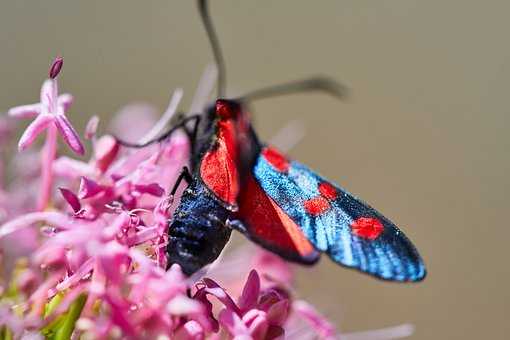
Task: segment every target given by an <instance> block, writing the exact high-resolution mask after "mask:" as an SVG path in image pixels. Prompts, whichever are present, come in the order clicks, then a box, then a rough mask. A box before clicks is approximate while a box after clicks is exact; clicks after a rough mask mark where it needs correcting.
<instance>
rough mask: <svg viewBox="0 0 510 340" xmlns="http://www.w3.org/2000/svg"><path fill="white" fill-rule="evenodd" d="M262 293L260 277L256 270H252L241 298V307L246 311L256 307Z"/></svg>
mask: <svg viewBox="0 0 510 340" xmlns="http://www.w3.org/2000/svg"><path fill="white" fill-rule="evenodd" d="M259 293H260V278H259V275H258V274H257V272H256V271H255V270H252V271H250V274H249V275H248V279H247V280H246V284H245V285H244V288H243V293H242V294H241V297H240V298H239V308H240V309H241V310H242V311H246V310H249V309H252V308H253V307H255V305H256V304H257V302H258V299H259Z"/></svg>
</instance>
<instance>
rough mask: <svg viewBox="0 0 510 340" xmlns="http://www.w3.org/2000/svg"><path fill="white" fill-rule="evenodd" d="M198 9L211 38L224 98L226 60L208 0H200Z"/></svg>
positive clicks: (219, 83)
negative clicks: (212, 19) (210, 13)
mask: <svg viewBox="0 0 510 340" xmlns="http://www.w3.org/2000/svg"><path fill="white" fill-rule="evenodd" d="M198 10H199V11H200V17H201V18H202V23H203V24H204V28H205V31H206V33H207V37H208V38H209V43H210V44H211V48H212V52H213V55H214V60H215V61H216V67H217V68H218V98H223V97H224V96H225V87H226V70H225V60H224V59H223V53H222V52H221V47H220V42H219V40H218V36H217V35H216V31H215V30H214V26H213V23H212V21H211V16H210V15H209V7H208V1H207V0H198Z"/></svg>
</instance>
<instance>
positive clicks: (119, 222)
mask: <svg viewBox="0 0 510 340" xmlns="http://www.w3.org/2000/svg"><path fill="white" fill-rule="evenodd" d="M130 223H131V217H130V216H129V214H128V213H127V212H122V213H120V214H119V216H117V217H115V219H114V220H113V222H111V223H109V224H108V226H106V227H105V228H104V229H103V232H102V236H103V239H105V240H111V239H113V238H114V237H115V236H116V235H117V234H118V233H120V232H121V230H122V229H124V228H126V227H128V226H129V224H130Z"/></svg>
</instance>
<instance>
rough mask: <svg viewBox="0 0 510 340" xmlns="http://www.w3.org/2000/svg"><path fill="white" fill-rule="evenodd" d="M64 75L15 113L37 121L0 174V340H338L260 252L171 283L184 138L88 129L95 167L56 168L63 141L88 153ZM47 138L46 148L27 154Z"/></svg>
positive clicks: (2, 122)
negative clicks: (128, 144)
mask: <svg viewBox="0 0 510 340" xmlns="http://www.w3.org/2000/svg"><path fill="white" fill-rule="evenodd" d="M62 65H63V60H62V59H61V58H60V59H57V60H56V61H55V62H54V63H53V64H52V66H51V68H50V79H48V80H46V81H45V82H44V84H43V86H42V90H41V100H40V103H37V104H31V105H25V106H19V107H15V108H13V109H11V110H9V112H8V113H9V115H10V116H12V117H14V118H26V117H29V118H34V120H33V121H32V122H31V123H30V125H29V126H28V127H27V128H26V130H25V132H24V133H23V135H22V137H21V138H20V141H19V144H18V145H19V150H20V151H24V152H23V153H20V154H18V155H15V156H14V157H10V158H11V159H10V160H9V162H8V163H7V162H4V161H2V162H1V163H0V178H3V177H4V173H5V172H8V170H11V175H9V177H11V178H12V179H11V180H10V181H9V183H10V185H8V186H7V185H4V183H3V181H0V270H1V273H0V274H1V275H0V338H15V339H19V338H24V339H42V338H44V337H46V338H51V339H70V338H73V339H78V338H84V339H86V338H93V339H110V338H129V339H141V338H154V339H155V338H158V339H205V338H207V339H219V338H233V339H279V338H283V337H284V336H286V337H294V338H306V337H309V338H317V337H319V338H335V337H337V336H338V334H337V332H336V330H335V328H334V327H333V326H332V325H331V324H330V323H329V322H328V321H327V320H326V319H325V318H323V317H322V316H321V315H320V314H319V313H317V312H316V311H315V309H314V308H313V307H312V306H310V305H309V304H307V303H306V302H304V301H302V300H296V299H295V297H294V294H293V293H292V288H291V286H292V281H293V274H292V270H291V267H290V266H289V265H288V264H287V263H285V262H284V261H282V260H281V259H280V258H278V257H276V256H274V255H272V254H269V253H267V252H264V251H262V250H256V251H253V250H251V249H250V250H243V249H245V248H242V249H241V250H238V251H241V252H243V254H242V255H241V256H239V254H237V255H236V256H232V257H231V258H230V259H229V257H228V255H227V256H226V258H224V259H222V260H220V261H219V262H217V263H215V264H213V266H212V267H211V268H208V269H207V270H208V272H206V271H205V270H204V272H203V273H201V275H197V276H195V277H191V278H187V277H185V276H184V275H183V274H182V272H181V269H180V268H179V266H178V265H172V266H170V268H169V269H168V270H165V269H166V268H167V260H166V256H165V248H166V246H167V243H168V237H167V228H168V220H169V219H170V218H171V217H172V212H173V210H174V209H175V206H176V202H177V201H178V199H179V194H177V195H176V197H171V196H169V195H168V191H169V189H170V188H171V187H172V185H173V184H174V182H175V180H176V178H177V175H178V173H179V171H180V169H181V168H182V167H183V166H185V165H187V164H188V161H189V154H190V144H189V141H188V138H187V136H186V135H185V134H184V133H179V132H177V133H175V134H174V135H173V136H172V137H171V138H169V140H167V141H165V142H163V143H161V144H159V145H154V146H151V147H148V148H145V149H138V150H125V149H124V148H122V147H121V146H120V145H119V144H118V143H117V142H116V139H115V138H113V137H112V136H111V135H103V136H98V134H97V131H98V125H99V119H98V118H97V117H92V118H91V120H90V121H89V123H88V124H87V128H86V131H85V137H86V138H87V139H88V140H89V141H90V145H91V151H90V159H89V160H88V161H83V160H78V159H74V158H70V157H66V156H60V157H57V146H58V144H57V135H58V134H60V135H61V136H62V137H63V140H64V141H65V143H66V144H67V146H69V148H70V149H71V150H72V151H74V152H75V153H76V154H78V155H83V154H84V153H85V148H84V146H83V142H82V141H81V139H80V137H79V134H78V133H77V132H76V130H75V129H74V128H73V126H72V124H71V123H70V121H69V119H68V118H67V116H66V112H67V111H68V109H69V108H70V106H71V103H72V96H71V95H69V94H63V95H58V91H57V76H58V74H59V72H60V71H61V68H62ZM206 92H207V91H206ZM180 96H181V93H180V91H176V94H175V95H174V97H173V100H172V101H171V103H170V107H169V109H168V110H167V112H166V113H165V114H164V115H163V118H162V120H160V121H159V122H157V123H156V124H155V127H156V128H157V129H156V130H154V128H153V129H152V130H151V131H150V132H149V135H154V134H155V133H156V134H157V133H158V132H159V131H157V130H158V129H161V127H163V126H164V125H165V123H166V122H167V120H168V119H169V118H170V117H171V116H172V114H173V112H175V109H176V107H177V104H178V101H179V99H180ZM129 115H139V116H141V117H143V119H144V120H145V122H146V121H151V117H150V114H149V115H148V112H147V111H146V110H145V109H144V108H141V107H135V109H127V110H124V112H123V113H122V117H120V122H123V121H126V120H128V121H129V120H130V121H133V119H136V118H133V117H131V118H130V117H128V116H129ZM139 125H140V126H142V125H143V124H139ZM13 129H14V124H13V121H12V120H10V119H8V118H6V117H0V156H1V157H2V158H4V157H5V156H6V155H7V154H8V152H9V148H8V144H9V143H8V141H9V140H10V139H11V138H12V132H13ZM111 130H115V126H114V127H111ZM44 131H46V138H45V142H44V146H43V147H42V149H41V150H40V151H39V152H36V151H32V150H33V149H34V146H33V143H34V142H35V140H36V137H37V136H38V135H40V134H42V133H43V132H44ZM141 132H146V131H138V130H137V124H134V125H132V127H131V129H130V131H129V132H128V131H126V130H122V131H118V133H119V134H122V135H123V137H124V138H135V137H136V138H139V139H140V137H141V135H140V133H141ZM144 138H148V137H147V135H146V136H145V137H141V139H142V140H143V139H144ZM38 160H40V161H38ZM4 165H8V167H7V166H4ZM174 200H175V202H174ZM239 259H242V260H239ZM246 268H253V270H251V271H250V272H247V270H246ZM203 274H206V277H202V276H203ZM246 276H247V279H246V282H244V279H245V277H246ZM211 277H213V278H214V279H215V280H213V279H211ZM236 297H237V298H236ZM302 319H304V320H306V322H305V323H302V322H300V320H302ZM409 331H410V330H409V328H406V329H398V330H394V331H392V332H390V333H391V335H392V336H398V335H400V336H402V335H406V334H407V333H409ZM378 334H379V333H378ZM346 336H347V337H348V335H346Z"/></svg>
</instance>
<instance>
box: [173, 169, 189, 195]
mask: <svg viewBox="0 0 510 340" xmlns="http://www.w3.org/2000/svg"><path fill="white" fill-rule="evenodd" d="M182 180H185V181H186V183H188V185H189V184H191V182H192V181H193V177H192V176H191V173H190V171H189V169H188V167H187V166H185V167H183V168H182V170H181V173H180V174H179V177H177V180H176V181H175V184H174V187H173V188H172V191H170V196H174V195H175V192H176V191H177V189H178V188H179V185H180V184H181V182H182Z"/></svg>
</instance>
